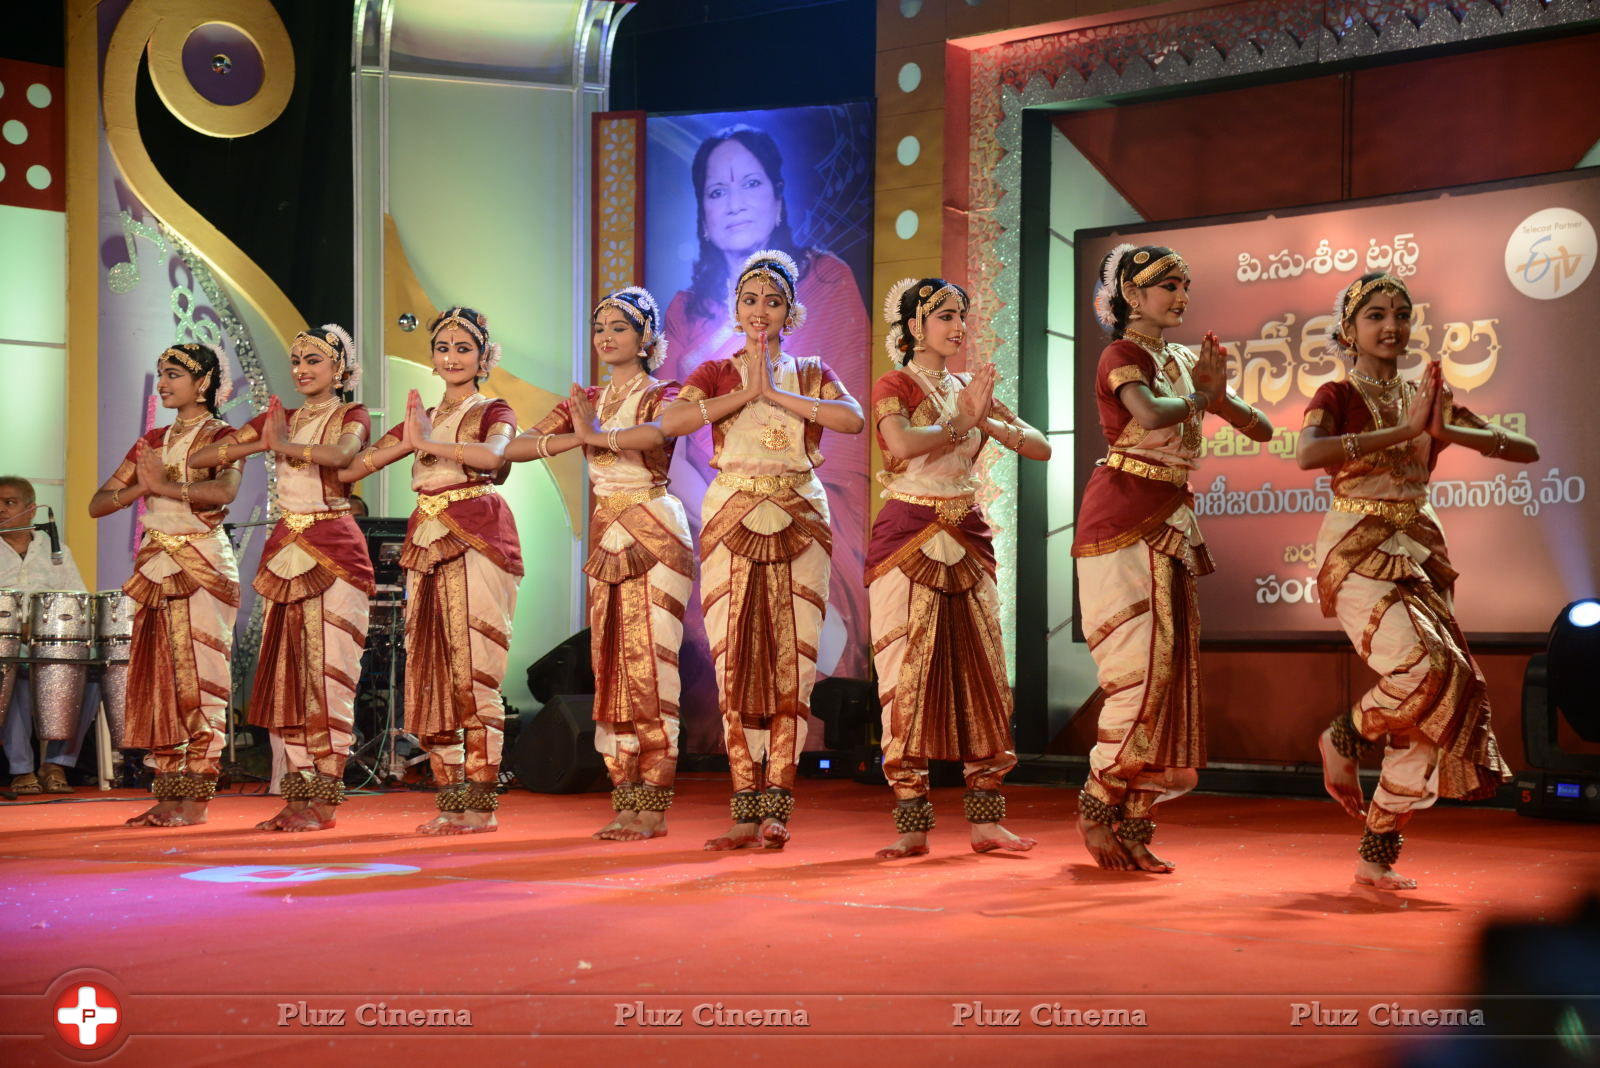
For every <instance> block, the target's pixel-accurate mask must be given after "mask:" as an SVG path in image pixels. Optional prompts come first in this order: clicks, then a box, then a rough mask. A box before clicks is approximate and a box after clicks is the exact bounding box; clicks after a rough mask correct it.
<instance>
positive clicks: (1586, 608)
mask: <svg viewBox="0 0 1600 1068" xmlns="http://www.w3.org/2000/svg"><path fill="white" fill-rule="evenodd" d="M1567 622H1568V623H1571V624H1572V625H1573V626H1574V627H1592V626H1594V625H1595V624H1596V623H1600V601H1577V602H1574V603H1573V605H1572V607H1570V608H1568V609H1567Z"/></svg>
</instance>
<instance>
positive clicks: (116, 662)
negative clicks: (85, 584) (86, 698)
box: [0, 589, 136, 789]
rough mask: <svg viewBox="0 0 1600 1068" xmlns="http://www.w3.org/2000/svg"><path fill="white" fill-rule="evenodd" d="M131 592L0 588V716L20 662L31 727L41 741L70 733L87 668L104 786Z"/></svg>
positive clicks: (119, 699) (119, 702)
mask: <svg viewBox="0 0 1600 1068" xmlns="http://www.w3.org/2000/svg"><path fill="white" fill-rule="evenodd" d="M135 607H136V606H135V605H134V602H133V600H132V598H130V597H128V595H127V594H125V593H123V592H122V591H121V590H105V591H102V592H100V593H77V592H73V591H70V590H45V591H41V592H38V593H31V594H30V593H24V592H22V591H21V590H7V589H0V724H4V722H5V717H6V712H7V709H8V708H9V707H10V705H11V695H12V691H13V689H14V688H15V686H16V684H17V678H18V675H19V674H20V670H19V669H20V668H21V667H22V665H27V666H28V685H29V686H31V687H32V688H33V718H34V732H35V734H36V735H37V736H38V738H39V739H40V740H41V741H58V740H64V739H69V738H74V737H76V736H77V734H78V731H79V729H80V727H82V725H83V724H82V721H81V718H80V717H81V716H82V714H83V694H84V688H85V686H86V685H87V684H88V681H89V673H90V670H91V669H97V670H98V672H99V679H100V706H101V708H102V709H103V710H104V713H105V715H104V716H102V717H100V718H99V719H98V727H99V733H98V736H97V744H98V748H99V752H100V761H99V763H100V787H101V789H109V788H110V782H111V761H112V749H113V748H114V747H120V746H121V745H122V735H123V728H124V726H125V724H126V722H127V696H128V657H129V653H130V651H131V649H132V647H133V614H134V609H135Z"/></svg>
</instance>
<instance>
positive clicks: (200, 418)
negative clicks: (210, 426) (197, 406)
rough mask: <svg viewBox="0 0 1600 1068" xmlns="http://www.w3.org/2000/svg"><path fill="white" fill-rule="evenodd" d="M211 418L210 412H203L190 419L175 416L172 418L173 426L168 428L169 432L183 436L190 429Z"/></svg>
mask: <svg viewBox="0 0 1600 1068" xmlns="http://www.w3.org/2000/svg"><path fill="white" fill-rule="evenodd" d="M210 418H211V413H210V412H201V413H200V414H199V415H196V416H193V417H191V418H189V419H185V418H183V417H182V416H177V415H175V416H173V417H172V426H170V427H168V428H167V432H168V433H169V434H182V433H185V432H186V431H187V430H188V429H189V428H190V427H192V426H199V425H200V424H201V423H203V422H205V421H206V420H207V419H210Z"/></svg>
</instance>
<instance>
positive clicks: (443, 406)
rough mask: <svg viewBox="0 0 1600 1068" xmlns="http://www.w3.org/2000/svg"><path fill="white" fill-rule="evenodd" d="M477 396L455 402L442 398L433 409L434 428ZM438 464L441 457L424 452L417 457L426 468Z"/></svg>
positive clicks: (466, 397) (465, 397)
mask: <svg viewBox="0 0 1600 1068" xmlns="http://www.w3.org/2000/svg"><path fill="white" fill-rule="evenodd" d="M476 396H477V394H476V393H468V394H466V395H465V396H463V397H461V398H460V399H459V400H455V401H447V400H445V399H444V398H443V397H440V398H439V403H438V405H437V406H436V407H435V408H434V409H433V424H434V426H438V425H439V421H440V420H441V419H445V418H447V417H449V416H451V415H453V414H455V410H456V409H457V408H459V407H461V406H462V405H463V404H465V403H467V401H469V400H471V399H472V398H473V397H476ZM419 451H420V450H419ZM438 462H439V457H437V456H435V455H434V454H433V453H431V452H424V453H422V455H420V456H418V457H417V463H419V464H421V465H422V466H424V467H432V466H433V465H434V464H436V463H438Z"/></svg>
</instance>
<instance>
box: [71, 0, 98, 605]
mask: <svg viewBox="0 0 1600 1068" xmlns="http://www.w3.org/2000/svg"><path fill="white" fill-rule="evenodd" d="M99 14H100V4H99V0H67V4H66V31H67V78H66V92H67V99H66V109H67V397H66V410H65V412H63V413H62V414H63V415H64V417H65V419H66V425H67V426H70V427H72V428H73V429H72V433H70V434H68V435H66V444H67V464H66V467H67V471H66V474H67V485H66V494H67V500H69V501H86V500H88V499H89V497H90V496H91V495H92V494H93V493H94V491H95V489H96V488H97V487H98V486H99V484H100V483H99V480H98V469H99V466H100V456H99V453H100V245H99V241H100V235H99V226H98V225H97V224H98V220H99V212H100V203H99V201H100V19H99ZM66 526H67V529H66V538H67V545H68V546H69V547H70V548H71V549H72V555H73V557H74V558H75V559H76V560H77V563H78V572H79V574H80V575H82V577H83V581H84V582H86V583H88V586H89V588H90V589H91V590H93V589H97V588H99V578H98V573H97V569H96V563H97V557H98V555H99V539H98V531H99V526H100V525H99V524H98V523H96V522H95V521H94V520H92V519H90V518H89V516H88V513H87V512H86V511H84V510H82V509H78V508H68V509H67V514H66Z"/></svg>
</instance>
